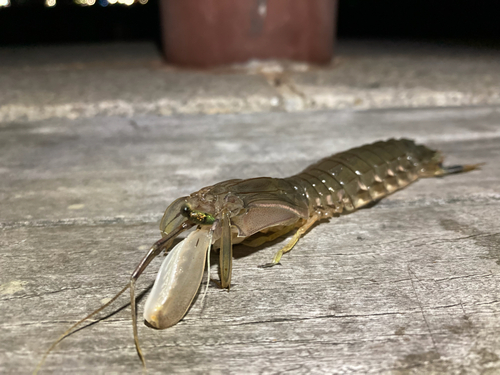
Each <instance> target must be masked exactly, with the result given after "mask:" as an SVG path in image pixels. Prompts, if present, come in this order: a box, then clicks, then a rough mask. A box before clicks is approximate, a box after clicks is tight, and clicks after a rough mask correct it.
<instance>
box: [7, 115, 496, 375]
mask: <svg viewBox="0 0 500 375" xmlns="http://www.w3.org/2000/svg"><path fill="white" fill-rule="evenodd" d="M402 136H404V137H408V138H415V139H417V140H418V141H420V142H425V143H426V144H428V145H430V146H434V147H436V148H439V149H441V150H442V151H443V152H444V153H445V154H446V155H447V161H448V162H449V163H451V164H456V163H477V162H482V161H485V162H487V164H486V165H485V166H484V168H483V169H482V170H481V171H475V172H472V173H469V174H464V175H457V176H450V177H447V178H444V179H428V180H423V181H419V182H417V183H416V184H414V185H412V186H410V187H408V188H407V189H405V190H403V191H401V192H398V193H396V194H394V195H392V196H390V197H388V198H387V199H385V200H383V201H382V202H380V203H379V204H378V205H376V206H375V207H372V208H370V209H364V210H360V211H358V212H356V213H353V214H351V215H347V216H344V217H341V218H336V219H332V220H331V221H330V222H329V223H324V224H321V225H318V226H316V227H314V228H313V229H312V230H311V231H310V232H309V233H308V234H307V235H306V236H305V237H304V238H303V239H301V240H300V241H299V243H298V245H297V246H296V247H295V248H294V250H293V251H292V252H291V253H289V254H287V255H286V256H285V257H284V258H283V261H282V266H281V267H275V268H273V269H266V270H263V269H259V268H257V267H256V266H257V265H259V264H262V263H265V262H267V261H269V260H270V259H271V257H272V255H273V254H274V252H275V251H276V250H277V249H278V248H279V246H280V244H281V243H280V242H279V241H278V242H276V243H273V244H270V245H268V246H263V247H262V248H259V249H257V250H255V249H250V248H246V247H243V246H239V247H236V248H235V254H234V255H235V261H234V266H233V267H234V270H233V279H232V280H233V287H232V288H231V291H230V292H229V293H227V292H226V291H223V290H220V289H218V288H217V287H216V286H215V285H211V287H210V289H209V292H208V295H207V297H206V300H205V306H204V308H203V309H201V306H199V301H198V303H196V304H195V305H194V307H193V308H192V309H191V311H190V312H189V314H188V315H187V316H186V317H185V319H184V320H183V321H181V322H180V323H179V324H178V325H177V326H175V327H173V328H170V329H168V330H163V331H155V330H153V329H149V328H147V327H146V326H144V325H142V324H141V325H140V327H139V334H140V339H141V341H142V345H143V349H144V351H145V353H146V359H147V361H148V367H149V369H150V372H151V373H214V374H216V373H227V372H231V373H280V372H291V373H297V374H305V373H335V374H348V373H353V374H354V373H356V374H358V373H370V374H371V373H376V374H413V373H415V374H417V373H418V374H429V373H430V374H432V373H451V374H453V373H455V374H464V373H467V374H479V373H481V374H493V373H499V372H500V360H499V358H500V302H499V301H500V299H499V292H500V288H499V287H500V283H499V281H500V276H499V272H500V265H499V264H500V226H499V221H498V215H499V213H500V142H499V140H500V109H499V108H494V107H486V108H455V109H446V108H445V109H419V110H384V111H368V112H350V111H349V112H316V113H300V114H282V113H280V114H278V113H268V114H256V115H220V116H187V117H164V118H161V117H134V118H94V119H84V120H75V121H70V120H46V121H43V122H38V123H8V124H2V125H1V126H0V194H1V195H0V197H1V202H2V203H1V212H0V225H1V228H2V230H1V232H0V246H1V252H0V269H1V272H0V282H1V286H0V298H1V299H0V316H1V317H2V322H1V323H0V324H1V327H2V329H1V330H2V334H1V336H2V339H1V341H0V372H2V373H29V372H31V371H32V370H33V369H34V367H35V365H36V363H37V361H38V360H39V359H40V358H41V356H42V354H43V352H44V351H45V350H46V348H47V347H48V346H49V345H50V343H51V342H52V341H53V340H54V339H55V338H56V337H57V336H58V335H60V334H61V333H62V332H63V331H64V330H65V329H66V328H67V327H68V326H69V325H70V324H72V323H74V322H75V321H76V320H78V319H80V318H81V317H83V316H84V315H85V314H87V313H88V312H89V311H91V310H92V309H94V308H96V307H98V306H99V305H100V304H101V303H102V302H103V301H105V300H106V299H107V298H109V297H111V296H112V295H113V294H114V293H115V292H117V291H118V290H119V289H120V288H121V286H122V285H124V284H125V283H126V282H127V279H128V277H129V275H130V272H131V271H132V269H133V268H134V266H135V265H136V264H137V262H138V261H139V259H140V258H141V257H142V255H143V253H144V252H145V250H146V248H147V246H148V245H150V244H151V243H152V242H153V241H155V240H156V239H158V238H159V232H158V230H157V223H158V222H159V220H160V218H161V215H162V213H163V210H164V209H165V208H166V206H167V204H168V203H169V202H170V201H171V200H173V199H174V198H176V197H178V196H181V195H183V194H187V193H190V192H192V191H195V190H197V189H199V188H200V187H202V186H205V185H209V184H212V183H215V182H218V181H221V180H224V179H229V178H235V177H240V178H248V177H254V176H263V175H269V176H276V177H282V176H287V175H290V174H293V173H296V172H298V171H299V170H301V169H302V168H304V167H306V166H307V165H308V164H309V163H311V162H313V161H315V160H317V159H319V158H321V157H323V156H327V155H329V154H332V153H334V152H337V151H343V150H345V149H347V148H349V147H352V146H356V145H360V144H364V143H367V142H372V141H375V140H378V139H386V138H390V137H402ZM158 266H159V261H156V262H154V263H153V265H152V266H151V267H150V269H149V270H148V271H147V272H146V273H145V275H144V276H143V277H142V278H141V280H140V282H139V288H140V289H141V290H143V289H144V288H146V286H147V285H148V284H149V283H151V282H152V281H153V279H154V275H155V270H156V269H157V268H158ZM216 267H217V266H216V263H215V260H214V259H213V270H214V272H215V271H216ZM142 302H144V300H143V301H142ZM125 303H127V297H126V296H125V297H124V298H123V299H121V300H120V303H118V304H116V308H118V307H120V306H122V305H123V304H125ZM140 306H141V307H140V311H141V312H142V304H141V305H140ZM108 311H109V312H111V311H113V309H109V310H108ZM104 315H105V314H104ZM129 315H130V313H129V309H128V308H127V309H124V310H122V311H120V312H118V313H117V314H115V315H113V316H112V317H111V318H109V319H108V320H106V321H103V322H100V323H99V324H96V325H93V326H91V327H88V328H85V329H83V330H80V331H79V332H77V333H76V334H74V335H72V336H70V337H69V338H67V339H66V340H64V341H63V342H62V343H61V344H60V345H58V347H57V348H56V350H55V351H54V352H53V353H52V354H51V355H50V356H49V357H48V359H47V362H46V364H45V366H44V368H43V372H42V373H69V372H71V373H80V374H88V373H140V371H141V365H140V362H139V360H138V358H137V356H136V354H135V349H134V345H133V340H132V329H131V324H130V318H129Z"/></svg>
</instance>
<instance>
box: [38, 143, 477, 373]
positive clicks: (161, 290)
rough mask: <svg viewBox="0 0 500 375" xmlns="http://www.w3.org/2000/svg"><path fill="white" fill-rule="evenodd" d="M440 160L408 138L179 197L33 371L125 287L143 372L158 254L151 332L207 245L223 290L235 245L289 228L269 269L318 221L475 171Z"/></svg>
mask: <svg viewBox="0 0 500 375" xmlns="http://www.w3.org/2000/svg"><path fill="white" fill-rule="evenodd" d="M442 162H443V157H442V155H441V153H440V152H438V151H434V150H431V149H429V148H427V147H426V146H423V145H417V144H416V143H415V142H414V141H412V140H408V139H399V140H396V139H390V140H388V141H385V142H382V141H381V142H376V143H373V144H369V145H365V146H362V147H357V148H353V149H351V150H348V151H345V152H342V153H338V154H335V155H332V156H329V157H327V158H325V159H322V160H320V161H318V162H317V163H315V164H312V165H310V166H309V167H307V168H306V169H305V170H304V171H302V172H301V173H299V174H297V175H294V176H291V177H288V178H270V177H259V178H251V179H246V180H238V179H235V180H228V181H223V182H220V183H218V184H215V185H213V186H208V187H204V188H202V189H201V190H199V191H197V192H195V193H193V194H191V195H190V196H186V197H181V198H178V199H177V200H175V201H174V202H173V203H171V204H170V206H168V208H167V209H166V211H165V214H164V215H163V218H162V220H161V222H160V230H161V235H162V238H161V239H160V240H159V241H157V242H156V243H155V244H154V245H153V246H152V247H151V248H150V250H149V251H148V252H147V254H146V255H145V256H144V257H143V258H142V260H141V261H140V263H139V265H138V266H137V267H136V269H135V270H134V271H133V273H132V275H131V277H130V282H129V283H128V284H127V285H126V286H125V287H124V288H123V289H122V290H121V291H120V292H119V293H118V294H117V295H116V296H115V297H113V298H112V299H111V300H110V301H109V302H108V303H106V304H105V305H103V306H102V307H101V308H99V309H97V310H95V311H94V312H92V313H91V314H90V315H88V316H87V317H85V318H84V319H82V320H80V321H79V322H77V323H76V324H74V325H73V326H72V327H70V328H69V329H68V330H67V331H66V332H65V333H64V334H63V335H62V336H61V337H59V339H57V340H56V341H55V342H54V344H52V346H51V347H50V348H49V350H48V351H47V352H46V353H45V355H44V357H43V359H42V361H41V362H40V364H39V367H38V368H37V370H35V372H37V371H38V369H39V368H40V366H41V365H42V364H43V361H44V360H45V358H46V356H47V355H48V353H49V352H50V351H51V350H52V349H53V348H54V347H55V345H57V343H58V342H60V341H61V340H62V339H63V338H64V337H66V336H67V335H68V334H69V333H70V332H71V331H72V330H73V328H75V327H76V326H77V325H78V324H80V323H82V322H83V321H85V320H87V319H89V318H90V317H92V316H93V315H95V314H96V313H97V312H99V311H101V310H102V309H104V308H105V307H107V306H109V305H110V304H111V303H113V302H114V301H115V300H116V299H117V298H118V296H120V295H121V294H122V293H124V292H125V291H126V290H127V289H130V305H131V310H132V323H133V334H134V341H135V346H136V349H137V353H138V355H139V357H140V359H141V361H142V363H143V366H144V368H145V359H144V356H143V354H142V351H141V349H140V346H139V340H138V334H137V317H136V301H135V283H136V281H137V279H138V278H139V276H140V275H141V274H142V273H143V271H144V270H145V269H146V267H147V266H148V265H149V263H150V262H151V261H152V260H153V259H154V258H155V257H157V256H158V255H160V254H161V253H163V252H164V253H168V255H167V256H166V257H165V259H164V261H163V263H162V265H161V267H160V271H159V272H158V276H157V278H156V281H155V283H154V286H153V288H152V291H151V293H150V294H149V296H148V298H147V300H146V303H145V308H144V319H145V321H146V324H147V325H149V326H151V327H153V328H157V329H164V328H168V327H171V326H173V325H175V324H176V323H177V322H179V321H180V320H181V319H182V318H183V317H184V315H185V314H186V312H187V311H188V309H189V307H190V306H191V303H192V301H193V299H194V297H195V296H196V294H197V292H198V289H199V287H200V284H201V280H202V277H203V274H204V269H205V264H206V263H208V271H209V272H210V261H209V260H208V262H207V256H208V257H209V256H210V249H211V247H214V248H219V249H220V255H219V276H220V286H221V287H222V288H227V289H229V288H230V286H231V273H232V247H233V245H235V244H238V243H242V242H244V243H245V244H246V245H248V246H260V245H262V244H263V243H265V242H267V241H272V240H274V239H276V238H278V237H280V236H283V235H285V234H287V233H288V232H291V231H293V230H294V229H296V231H295V233H294V234H293V236H292V237H291V239H290V240H289V241H288V243H287V244H286V245H285V246H284V247H283V248H281V249H280V250H279V251H278V252H277V253H276V254H275V256H274V258H273V259H272V261H271V262H270V263H267V264H265V265H263V266H262V267H272V266H274V265H276V264H278V263H279V262H280V260H281V257H282V256H283V254H285V253H287V252H288V251H290V250H291V249H292V248H293V247H294V246H295V244H296V243H297V241H298V240H299V239H300V237H301V236H302V235H303V234H304V233H305V232H307V230H308V229H309V228H311V226H312V225H314V224H315V223H317V222H318V221H320V220H324V219H329V218H331V217H334V216H339V215H341V214H347V213H350V212H352V211H355V210H357V209H359V208H361V207H364V206H367V205H369V204H370V203H373V202H376V201H378V200H380V199H381V198H383V197H385V196H387V195H389V194H391V193H393V192H395V191H397V190H399V189H402V188H404V187H405V186H407V185H409V184H411V183H412V182H414V181H416V180H418V179H419V178H424V177H437V176H445V175H448V174H454V173H462V172H468V171H471V170H474V169H477V168H478V167H479V166H480V164H475V165H463V166H461V165H458V166H449V167H445V166H443V164H442ZM191 228H196V230H195V231H193V232H192V233H191V234H189V235H188V236H187V238H186V239H185V240H184V241H182V242H180V243H179V244H177V245H176V246H175V247H174V248H173V249H172V250H170V252H168V250H169V249H170V247H171V246H172V243H173V241H174V239H175V238H176V237H177V236H179V234H181V233H182V232H184V231H187V230H188V229H191ZM208 279H209V280H210V274H209V276H208ZM207 287H208V283H207Z"/></svg>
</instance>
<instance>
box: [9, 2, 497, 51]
mask: <svg viewBox="0 0 500 375" xmlns="http://www.w3.org/2000/svg"><path fill="white" fill-rule="evenodd" d="M64 1H66V2H64ZM43 3H44V2H43V0H21V1H19V0H17V1H16V0H12V5H11V7H9V8H0V45H12V44H40V43H43V44H47V43H75V42H102V41H137V40H153V41H155V42H157V43H158V42H159V34H160V28H159V16H158V2H157V0H150V1H149V3H148V4H146V5H140V4H134V5H132V6H129V7H126V6H123V5H113V6H107V7H101V6H99V5H97V4H96V5H94V6H91V7H81V6H78V5H76V4H73V3H72V2H71V1H70V0H60V1H58V4H57V5H56V6H55V7H53V8H46V7H45V6H44V5H43ZM338 36H339V37H340V38H367V37H372V38H402V39H419V40H443V41H444V40H448V41H449V40H460V41H462V42H467V43H475V44H485V45H495V46H496V45H498V44H500V1H477V0H475V1H473V0H469V1H460V0H458V1H457V0H455V1H448V0H432V1H431V0H405V1H402V0H376V1H375V0H340V1H339V16H338Z"/></svg>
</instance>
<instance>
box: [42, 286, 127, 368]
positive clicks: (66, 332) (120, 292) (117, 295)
mask: <svg viewBox="0 0 500 375" xmlns="http://www.w3.org/2000/svg"><path fill="white" fill-rule="evenodd" d="M129 287H130V284H127V285H125V287H124V288H123V289H122V290H120V291H119V292H118V293H117V294H116V295H115V296H114V297H113V298H111V300H110V301H109V302H107V303H105V304H104V305H102V306H101V307H99V308H98V309H97V310H94V311H93V312H92V313H90V314H89V315H87V316H86V317H85V318H83V319H81V320H79V321H78V322H76V323H75V324H73V325H72V326H71V327H69V328H68V329H67V330H66V331H65V332H64V333H63V334H62V335H61V336H59V338H58V339H57V340H56V341H54V343H53V344H52V345H51V346H50V348H49V349H47V351H46V352H45V354H44V355H43V357H42V359H41V361H40V362H39V363H38V365H37V366H36V368H35V371H33V375H36V374H38V371H40V369H41V368H42V366H43V364H44V362H45V360H46V359H47V356H48V355H49V353H50V352H51V351H52V350H53V349H54V348H55V347H56V345H57V344H59V343H60V342H61V341H62V340H63V339H64V338H65V337H67V336H68V335H69V334H70V333H71V331H72V330H73V329H74V328H75V327H77V326H78V325H80V324H81V323H83V322H84V321H86V320H87V319H90V318H92V317H93V316H94V315H95V314H97V313H99V312H101V311H102V310H104V309H105V308H106V307H108V306H109V305H111V304H112V303H113V302H115V301H116V299H117V298H118V297H120V296H121V295H122V294H123V293H124V292H125V291H126V290H127V289H128V288H129Z"/></svg>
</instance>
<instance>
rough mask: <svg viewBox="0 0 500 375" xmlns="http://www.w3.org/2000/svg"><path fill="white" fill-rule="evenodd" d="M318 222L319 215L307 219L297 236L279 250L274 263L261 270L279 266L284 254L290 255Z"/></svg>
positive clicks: (262, 266)
mask: <svg viewBox="0 0 500 375" xmlns="http://www.w3.org/2000/svg"><path fill="white" fill-rule="evenodd" d="M318 220H319V216H318V215H317V214H314V215H313V216H311V217H310V218H309V219H307V221H306V222H305V223H304V225H302V226H301V227H300V228H299V229H298V230H297V232H295V234H294V235H293V237H292V238H291V240H290V241H289V242H288V243H287V244H286V245H285V246H283V247H282V248H281V249H279V250H278V252H277V253H276V255H274V258H273V260H272V262H270V263H266V264H263V265H261V266H259V268H269V267H273V266H275V265H277V264H279V262H280V260H281V257H282V256H283V254H285V253H288V252H289V251H290V250H292V248H293V247H294V246H295V244H296V243H297V241H298V240H299V238H300V237H301V236H302V235H303V234H304V233H306V232H307V231H308V230H309V228H311V226H312V225H313V224H314V223H316V222H317V221H318Z"/></svg>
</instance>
